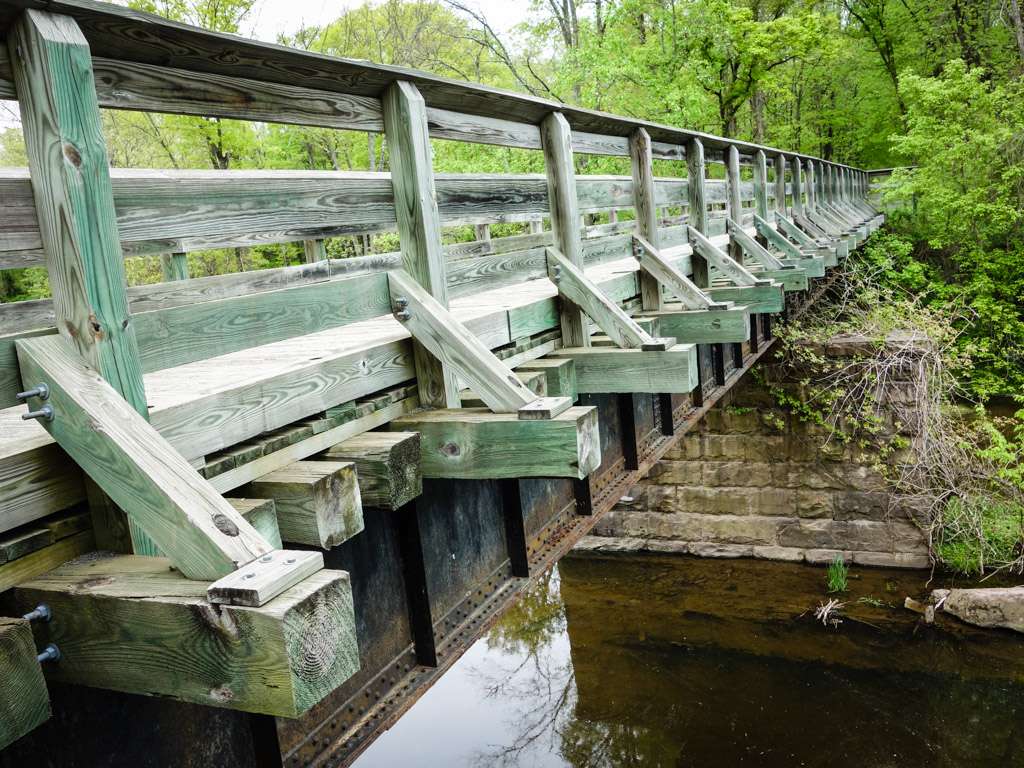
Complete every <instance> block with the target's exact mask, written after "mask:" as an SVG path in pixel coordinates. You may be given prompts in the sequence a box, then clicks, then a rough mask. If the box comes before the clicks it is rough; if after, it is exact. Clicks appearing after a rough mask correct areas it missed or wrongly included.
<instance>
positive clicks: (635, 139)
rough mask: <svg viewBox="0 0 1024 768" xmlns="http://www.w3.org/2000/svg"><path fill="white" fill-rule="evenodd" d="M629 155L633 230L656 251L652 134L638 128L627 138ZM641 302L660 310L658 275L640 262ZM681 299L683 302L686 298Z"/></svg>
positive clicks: (661, 299) (656, 223)
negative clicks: (631, 175) (634, 215)
mask: <svg viewBox="0 0 1024 768" xmlns="http://www.w3.org/2000/svg"><path fill="white" fill-rule="evenodd" d="M629 156H630V161H631V164H632V168H633V209H634V211H635V212H636V233H637V235H639V236H640V237H642V238H643V239H644V240H646V241H647V242H648V243H650V244H651V246H652V247H653V248H654V250H655V251H657V249H658V248H660V247H661V246H660V241H659V238H658V210H657V206H656V204H655V201H654V169H653V167H652V165H651V137H650V135H648V133H647V131H645V130H644V129H643V128H638V129H637V130H635V131H634V132H633V133H632V134H631V135H630V137H629ZM640 267H641V272H640V302H641V306H642V307H643V308H644V309H648V310H658V309H661V307H662V305H663V303H664V300H663V298H662V291H661V285H662V284H661V282H660V281H659V279H658V276H657V275H655V274H653V273H652V272H651V271H650V270H648V269H647V268H646V267H645V266H644V263H643V262H642V261H641V262H640ZM680 298H681V300H683V301H685V299H682V297H680Z"/></svg>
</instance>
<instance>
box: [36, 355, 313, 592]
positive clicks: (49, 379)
mask: <svg viewBox="0 0 1024 768" xmlns="http://www.w3.org/2000/svg"><path fill="white" fill-rule="evenodd" d="M17 349H18V362H19V364H20V366H21V374H22V380H23V382H28V384H26V389H29V388H31V387H36V386H37V385H39V384H41V383H45V384H46V385H47V387H48V388H49V392H48V395H47V397H46V399H45V400H42V399H40V398H39V397H35V398H32V399H31V407H32V408H33V410H37V411H39V410H42V408H43V406H49V408H50V409H52V410H51V411H50V413H51V414H52V416H51V418H50V419H49V420H40V421H41V424H42V425H43V427H44V428H45V429H46V430H47V431H48V432H49V433H50V435H51V436H52V437H53V439H54V440H55V441H56V442H57V444H58V445H60V446H61V448H63V449H64V450H65V451H67V453H68V454H69V455H70V456H71V458H72V459H74V460H75V462H76V463H77V464H78V465H79V466H80V467H81V468H82V469H83V470H84V471H85V473H86V474H87V475H89V477H91V478H92V479H93V480H94V481H95V482H96V484H97V485H98V486H99V487H100V488H102V489H103V492H104V493H106V494H107V495H108V496H110V498H111V499H113V500H114V502H115V503H116V504H117V505H118V506H119V507H121V508H122V509H124V510H125V512H127V513H128V514H129V515H130V516H131V518H132V519H133V520H134V521H135V523H136V524H138V526H139V527H140V528H142V530H143V531H145V532H146V534H147V535H148V536H149V537H150V538H152V539H153V541H154V542H155V543H156V545H157V546H158V547H159V548H160V550H161V551H162V552H163V553H164V554H165V555H167V557H168V558H169V559H170V561H171V563H172V564H173V565H174V567H175V568H177V569H178V570H179V571H181V573H182V574H184V575H185V576H186V577H188V578H190V579H195V580H202V581H213V580H215V579H220V578H221V577H224V576H227V575H228V574H232V573H233V572H234V571H236V570H237V569H239V568H242V567H243V566H248V565H250V564H252V563H254V562H257V561H259V560H260V558H262V557H265V556H268V555H270V556H272V561H273V563H274V564H275V569H274V570H275V572H274V574H273V578H272V584H269V585H266V584H264V585H262V586H261V591H260V593H259V598H260V599H262V600H264V601H266V600H269V599H270V598H271V597H273V596H274V595H275V594H278V593H280V592H282V591H284V590H285V589H287V588H289V587H291V586H293V585H295V584H296V583H298V582H299V581H302V580H303V579H304V578H306V576H308V575H309V573H310V572H312V571H315V570H319V569H320V568H322V567H323V556H322V555H320V554H319V553H313V554H314V555H315V556H314V561H315V562H312V563H311V561H310V559H309V558H308V557H307V556H306V553H288V554H289V555H296V556H300V557H296V559H295V562H294V563H287V562H286V561H287V560H288V558H287V557H279V555H281V553H280V552H275V551H274V548H273V547H272V546H271V545H270V544H269V543H268V542H267V541H266V539H264V538H263V536H261V535H260V534H259V533H258V532H257V531H256V529H255V528H253V527H252V525H250V524H249V523H248V522H247V521H246V520H245V518H243V517H242V515H241V514H239V513H238V512H237V511H236V510H235V508H234V507H233V506H231V504H229V503H228V502H227V501H226V500H225V499H224V498H223V497H222V496H221V495H220V494H219V493H218V492H217V491H216V490H215V489H214V488H213V486H211V485H210V484H209V483H208V482H207V481H206V480H205V479H204V478H203V477H201V476H200V475H199V473H198V472H196V470H195V469H193V467H192V465H190V464H189V463H188V462H187V461H186V460H185V458H184V457H183V456H182V455H181V454H180V453H178V452H177V451H176V450H175V449H174V448H173V447H172V446H171V445H170V444H169V443H168V442H167V441H166V440H165V439H164V438H163V437H162V436H161V435H160V433H159V432H157V431H156V430H155V429H154V428H153V427H152V426H151V425H150V424H149V422H147V421H146V420H145V419H144V418H143V417H142V416H140V415H139V413H138V412H136V411H135V409H134V408H132V407H131V406H130V405H129V404H128V403H127V401H125V399H124V398H123V397H121V395H120V394H118V393H117V392H116V391H115V390H114V389H113V388H112V387H111V386H110V384H108V383H107V382H106V381H104V379H103V378H102V377H101V376H100V375H99V374H98V373H97V372H96V371H95V370H93V369H92V368H91V367H89V366H88V365H87V364H86V363H85V361H84V360H83V359H82V358H81V356H79V355H78V354H77V353H76V352H75V351H74V350H73V349H72V348H71V346H70V344H69V343H68V342H67V340H65V339H64V338H62V337H60V336H42V337H37V338H31V339H22V340H19V341H18V344H17ZM300 561H301V562H300ZM264 565H265V564H264ZM313 566H315V567H313ZM254 568H256V566H254ZM259 568H260V570H261V572H262V571H266V570H267V569H266V568H263V567H262V566H260V567H259ZM211 589H213V587H211Z"/></svg>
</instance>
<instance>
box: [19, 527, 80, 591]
mask: <svg viewBox="0 0 1024 768" xmlns="http://www.w3.org/2000/svg"><path fill="white" fill-rule="evenodd" d="M95 549H96V539H95V538H94V536H93V532H92V531H82V532H81V533H75V534H72V535H71V536H68V537H67V538H64V539H61V540H60V541H58V542H56V543H54V544H51V545H50V546H48V547H44V548H43V549H37V550H36V551H35V552H32V553H30V554H27V555H25V556H24V557H19V558H18V559H17V560H12V561H11V562H9V563H4V564H3V565H0V592H5V591H6V590H8V589H10V588H11V587H13V586H16V585H17V584H20V583H21V582H23V581H28V580H29V579H34V578H35V577H36V576H38V575H39V574H41V573H46V572H47V571H49V570H51V569H53V568H56V567H57V566H58V565H60V564H61V563H65V562H67V561H68V560H72V559H74V558H76V557H81V556H82V555H85V554H88V553H89V552H93V551H95Z"/></svg>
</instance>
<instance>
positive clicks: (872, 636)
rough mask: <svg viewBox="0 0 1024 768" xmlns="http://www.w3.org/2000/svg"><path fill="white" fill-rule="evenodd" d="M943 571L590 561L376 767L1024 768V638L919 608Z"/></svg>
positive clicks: (506, 634) (568, 565)
mask: <svg viewBox="0 0 1024 768" xmlns="http://www.w3.org/2000/svg"><path fill="white" fill-rule="evenodd" d="M927 576H928V575H927V574H924V575H922V574H921V573H907V572H904V571H885V570H878V569H861V570H856V569H855V570H854V571H853V572H852V573H851V577H852V578H851V582H850V591H849V592H848V593H847V594H845V595H843V596H841V597H842V599H843V600H845V601H846V606H845V607H844V609H843V610H844V614H845V618H844V620H843V622H842V624H840V625H839V626H838V627H835V628H826V627H824V626H822V625H821V624H820V623H818V622H816V621H815V619H814V618H813V615H812V614H813V608H814V607H816V606H817V605H818V604H819V603H820V602H822V601H824V600H826V599H828V598H827V596H826V595H825V586H824V584H825V573H824V570H823V569H820V568H811V567H809V566H803V565H789V564H782V563H767V562H760V561H726V560H696V559H690V558H678V557H662V556H653V555H650V556H637V557H633V556H616V557H592V556H587V557H585V558H583V557H572V558H567V559H565V560H563V561H562V563H561V564H560V565H559V567H558V569H557V570H556V571H553V572H551V573H549V574H546V575H545V577H544V578H543V579H542V580H541V582H540V583H539V584H538V585H536V586H535V587H534V588H533V589H532V590H531V591H530V592H529V593H528V594H527V595H526V596H525V597H524V599H523V600H522V601H521V602H520V603H519V604H518V605H516V606H515V607H513V608H512V609H511V610H510V611H509V612H508V613H507V614H506V615H505V616H504V617H503V618H502V620H501V621H500V623H499V624H498V625H497V626H496V627H495V628H494V629H493V630H492V631H491V633H490V634H489V635H488V636H487V637H485V638H483V639H481V640H480V641H478V642H477V643H476V644H475V645H474V646H473V647H472V648H471V649H470V650H469V651H468V652H467V653H466V655H465V656H464V657H463V658H462V659H461V660H460V661H459V662H458V663H456V665H455V666H454V667H453V668H452V669H451V670H450V671H449V672H448V673H447V674H445V675H444V676H443V677H442V679H441V680H440V681H439V682H438V683H437V684H436V685H435V686H434V687H433V688H432V689H431V690H430V691H428V692H427V693H426V694H425V695H424V696H423V698H422V699H421V700H420V701H419V702H417V703H416V704H415V705H414V706H413V708H412V709H411V710H410V711H409V712H408V713H407V714H406V715H405V716H404V717H403V718H402V719H401V720H400V721H399V723H398V724H397V725H396V726H395V727H394V728H392V729H391V730H390V731H388V732H387V733H385V734H384V735H383V736H381V737H380V738H379V739H378V740H377V742H376V743H374V744H373V745H372V746H371V747H370V749H369V750H367V752H366V753H365V754H364V755H363V756H362V757H361V758H360V759H359V760H358V761H357V763H356V766H357V768H376V767H384V766H388V767H389V768H390V767H391V766H401V767H402V768H414V767H415V766H453V767H454V766H542V767H544V768H547V767H548V766H574V767H583V766H694V767H698V766H699V767H713V766H736V765H742V766H746V765H750V766H779V767H782V766H785V767H786V768H788V767H789V766H856V767H857V768H890V767H891V768H896V767H897V766H899V767H900V768H918V766H922V767H923V766H929V767H930V766H939V767H943V768H945V767H952V766H958V767H960V766H964V767H967V766H969V767H971V768H985V767H987V766H1000V767H1004V766H1007V767H1008V766H1024V642H1022V641H1021V640H1020V639H1019V636H1015V635H1012V634H1010V633H1008V632H983V631H981V630H972V629H969V628H967V627H965V626H964V625H961V624H959V623H956V622H955V620H954V619H944V620H941V621H940V622H939V624H938V625H936V626H931V627H926V626H923V625H920V624H919V623H918V620H917V617H916V615H915V614H912V613H911V612H909V611H907V610H905V609H904V608H903V607H902V604H903V598H904V597H905V596H906V595H914V596H918V597H921V596H924V595H926V594H927V592H928V590H929V589H930V588H931V586H938V584H932V585H930V586H926V585H925V580H926V579H927Z"/></svg>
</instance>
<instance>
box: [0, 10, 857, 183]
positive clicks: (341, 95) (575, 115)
mask: <svg viewBox="0 0 1024 768" xmlns="http://www.w3.org/2000/svg"><path fill="white" fill-rule="evenodd" d="M25 8H37V9H44V10H46V11H48V12H50V13H54V14H61V15H65V16H69V17H71V18H73V19H75V21H76V22H77V23H78V26H79V27H80V28H81V30H82V33H83V34H84V36H85V39H86V40H87V41H88V44H89V47H90V50H91V52H92V56H93V58H94V68H95V77H96V86H97V93H98V95H99V101H100V104H101V106H105V107H110V108H115V109H136V110H144V111H157V112H171V113H177V114H200V115H210V116H221V117H232V118H238V119H246V120H261V121H275V122H284V123H298V124H304V125H321V126H328V127H333V128H346V129H351V130H360V131H374V132H381V131H383V116H382V108H381V103H380V99H381V96H382V94H383V92H384V90H385V89H386V88H387V87H388V86H389V85H390V84H392V83H394V82H396V81H399V80H404V81H408V82H411V83H413V84H414V85H415V86H416V87H417V88H418V90H419V92H420V93H421V94H422V95H423V98H424V100H425V102H426V105H427V108H428V121H429V129H430V132H431V135H432V136H435V137H438V138H448V139H454V140H458V141H473V142H480V143H490V144H500V145H503V146H517V147H526V148H531V149H539V148H540V146H541V145H540V136H539V129H538V125H539V124H540V122H541V121H542V120H543V119H544V117H545V116H546V115H548V114H549V113H551V112H554V111H557V112H561V113H562V114H563V115H564V116H565V118H566V120H567V121H568V123H569V125H570V127H571V128H572V130H573V148H574V151H577V152H583V153H588V152H589V153H595V154H605V155H628V154H629V147H628V137H629V136H630V134H632V133H633V132H634V131H635V130H636V129H638V128H644V129H645V130H646V131H647V133H648V134H649V135H650V138H651V139H652V155H653V156H654V157H664V158H669V159H677V160H678V159H683V157H684V156H685V151H684V147H685V146H686V144H687V142H689V141H690V140H692V139H699V140H700V141H701V142H702V143H703V144H704V147H705V149H707V150H720V151H724V150H727V149H728V148H729V147H730V146H735V147H736V148H737V149H738V150H739V151H740V152H741V153H743V154H745V155H752V154H754V153H755V152H756V151H757V150H762V151H763V152H764V153H765V154H766V155H767V156H769V157H775V156H778V155H785V156H787V157H799V158H801V159H812V158H811V157H810V156H808V155H804V154H801V153H797V152H785V151H783V150H780V149H776V148H773V147H765V146H761V145H757V144H752V143H749V142H743V141H736V140H732V139H725V138H722V137H718V136H713V135H710V134H705V133H701V132H698V131H687V130H682V129H679V128H673V127H671V126H666V125H659V124H656V123H650V122H646V121H641V120H633V119H629V118H624V117H619V116H615V115H609V114H606V113H602V112H596V111H593V110H587V109H580V108H577V107H570V106H567V105H565V104H559V103H557V102H553V101H548V100H545V99H540V98H536V97H533V96H527V95H523V94H517V93H513V92H509V91H502V90H498V89H495V88H489V87H486V86H482V85H474V84H470V83H461V82H457V81H454V80H450V79H447V78H443V77H438V76H436V75H431V74H428V73H425V72H420V71H416V70H409V69H404V68H400V67H390V66H384V65H380V64H372V63H369V62H366V61H355V60H348V59H342V58H337V57H331V56H324V55H322V54H316V53H311V52H308V51H300V50H295V49H291V48H286V47H283V46H279V45H274V44H270V43H263V42H258V41H254V40H248V39H244V38H240V37H236V36H233V35H227V34H222V33H215V32H208V31H205V30H201V29H197V28H194V27H190V26H187V25H184V24H179V23H177V22H173V21H168V20H167V19H163V18H161V17H158V16H154V15H150V14H146V13H141V12H139V11H133V10H130V9H127V8H122V7H119V6H115V5H111V4H108V3H100V2H91V1H90V0H62V1H59V2H51V1H50V0H46V1H45V2H44V0H5V2H3V3H2V4H0V35H4V36H6V34H7V31H8V29H9V27H10V25H11V24H12V23H13V21H14V20H15V19H16V18H17V16H18V15H19V13H20V12H21V11H22V10H23V9H25ZM295 83H302V84H303V85H302V86H301V87H300V86H296V85H295ZM0 98H14V88H13V85H12V76H11V73H10V66H9V64H8V62H7V61H6V58H5V57H3V56H2V54H0ZM240 105H242V106H240ZM508 115H515V116H516V117H517V120H516V121H511V120H508V119H507V116H508ZM833 165H835V166H836V167H847V166H841V165H838V164H833Z"/></svg>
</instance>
